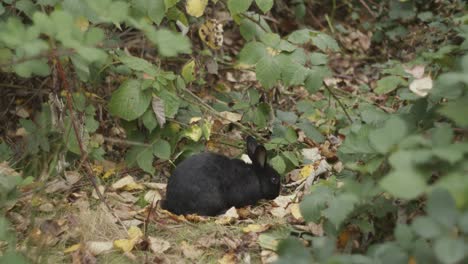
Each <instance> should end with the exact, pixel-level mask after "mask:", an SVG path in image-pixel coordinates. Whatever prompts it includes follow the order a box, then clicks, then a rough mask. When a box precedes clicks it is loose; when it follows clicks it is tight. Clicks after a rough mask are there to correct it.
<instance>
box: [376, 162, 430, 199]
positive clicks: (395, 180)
mask: <svg viewBox="0 0 468 264" xmlns="http://www.w3.org/2000/svg"><path fill="white" fill-rule="evenodd" d="M380 186H381V187H382V188H383V189H385V190H386V191H388V192H389V193H391V194H392V195H394V196H395V197H398V198H402V199H407V200H410V199H414V198H416V197H418V196H419V195H421V194H422V193H423V192H424V191H425V190H426V187H427V184H426V181H425V180H424V176H423V175H422V174H421V172H419V171H418V170H416V169H414V168H405V169H397V170H394V171H392V172H390V173H389V174H387V175H386V176H385V177H384V178H383V179H382V180H381V181H380Z"/></svg>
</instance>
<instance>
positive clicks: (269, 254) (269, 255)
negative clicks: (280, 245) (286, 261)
mask: <svg viewBox="0 0 468 264" xmlns="http://www.w3.org/2000/svg"><path fill="white" fill-rule="evenodd" d="M260 256H261V258H262V263H274V262H276V261H277V260H278V254H276V253H275V252H273V251H271V250H262V252H261V253H260Z"/></svg>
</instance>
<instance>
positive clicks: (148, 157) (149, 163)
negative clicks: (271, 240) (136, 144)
mask: <svg viewBox="0 0 468 264" xmlns="http://www.w3.org/2000/svg"><path fill="white" fill-rule="evenodd" d="M136 162H137V164H138V166H139V167H140V168H141V169H142V170H144V171H145V172H147V173H149V174H151V175H153V174H154V171H155V169H154V167H153V150H152V148H144V149H143V151H141V152H140V153H139V154H138V157H137V160H136Z"/></svg>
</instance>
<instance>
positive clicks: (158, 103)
mask: <svg viewBox="0 0 468 264" xmlns="http://www.w3.org/2000/svg"><path fill="white" fill-rule="evenodd" d="M151 107H152V108H153V112H154V114H155V115H156V120H157V121H158V124H159V126H160V127H163V126H164V124H166V112H164V101H163V100H161V98H159V97H157V96H153V100H152V101H151Z"/></svg>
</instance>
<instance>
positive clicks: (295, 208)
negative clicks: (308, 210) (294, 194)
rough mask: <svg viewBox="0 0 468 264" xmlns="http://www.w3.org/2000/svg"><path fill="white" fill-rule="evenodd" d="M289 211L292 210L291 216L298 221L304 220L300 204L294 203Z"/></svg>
mask: <svg viewBox="0 0 468 264" xmlns="http://www.w3.org/2000/svg"><path fill="white" fill-rule="evenodd" d="M289 209H290V210H291V214H292V216H293V217H294V219H296V220H302V219H303V217H302V214H301V209H300V207H299V204H298V203H293V204H291V205H290V206H289Z"/></svg>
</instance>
